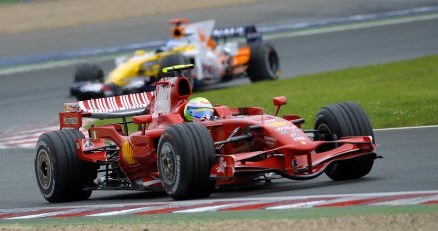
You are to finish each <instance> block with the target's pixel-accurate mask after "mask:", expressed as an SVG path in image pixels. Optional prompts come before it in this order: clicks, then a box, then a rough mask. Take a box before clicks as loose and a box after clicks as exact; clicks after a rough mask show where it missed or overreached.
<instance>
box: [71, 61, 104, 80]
mask: <svg viewBox="0 0 438 231" xmlns="http://www.w3.org/2000/svg"><path fill="white" fill-rule="evenodd" d="M74 81H75V82H83V81H97V82H100V83H103V81H104V75H103V70H102V68H100V67H99V65H97V64H89V63H86V64H81V65H79V66H78V67H77V68H76V72H75V75H74Z"/></svg>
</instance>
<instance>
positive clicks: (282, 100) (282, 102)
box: [272, 96, 287, 107]
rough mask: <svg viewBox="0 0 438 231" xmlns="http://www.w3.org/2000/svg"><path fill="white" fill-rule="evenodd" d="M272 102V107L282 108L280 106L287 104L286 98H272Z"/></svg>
mask: <svg viewBox="0 0 438 231" xmlns="http://www.w3.org/2000/svg"><path fill="white" fill-rule="evenodd" d="M272 101H273V102H274V105H275V106H277V107H278V106H282V105H285V104H287V98H286V96H277V97H274V98H273V99H272Z"/></svg>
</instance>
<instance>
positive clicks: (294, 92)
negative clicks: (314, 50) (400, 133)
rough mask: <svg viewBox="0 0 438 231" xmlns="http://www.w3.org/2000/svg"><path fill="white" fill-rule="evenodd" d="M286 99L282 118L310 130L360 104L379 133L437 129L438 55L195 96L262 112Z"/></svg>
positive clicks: (270, 110) (272, 110)
mask: <svg viewBox="0 0 438 231" xmlns="http://www.w3.org/2000/svg"><path fill="white" fill-rule="evenodd" d="M281 95H284V96H287V98H288V104H287V105H285V106H284V107H283V108H282V109H281V111H280V114H282V113H291V114H299V115H301V116H302V117H303V118H305V119H306V121H307V122H308V123H307V125H306V127H308V128H309V127H311V126H312V123H313V119H314V117H315V114H316V113H317V111H318V110H319V109H320V108H321V107H323V106H326V105H328V104H332V103H336V102H342V101H355V102H357V103H359V104H360V105H361V106H362V107H363V108H364V109H365V111H366V112H367V113H368V116H369V117H370V119H371V121H372V124H373V126H374V128H387V127H404V126H418V125H434V124H438V116H436V115H437V113H438V55H437V56H429V57H423V58H419V59H415V60H408V61H402V62H394V63H389V64H383V65H373V66H365V67H359V68H350V69H345V70H339V71H333V72H327V73H319V74H313V75H306V76H300V77H298V78H292V79H284V80H279V81H270V82H261V83H256V84H251V85H246V86H239V87H234V88H228V89H221V90H213V91H208V92H200V93H196V94H194V95H193V96H194V97H195V96H203V97H206V98H208V99H209V100H210V101H211V102H214V103H217V104H223V105H229V106H235V107H238V106H262V107H264V108H266V109H267V111H268V112H270V113H272V112H274V106H273V105H272V97H274V96H281Z"/></svg>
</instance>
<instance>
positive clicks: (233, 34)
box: [211, 25, 262, 43]
mask: <svg viewBox="0 0 438 231" xmlns="http://www.w3.org/2000/svg"><path fill="white" fill-rule="evenodd" d="M211 37H212V38H213V39H214V40H215V41H218V40H224V41H226V40H227V39H228V38H238V37H244V38H246V41H247V42H248V43H251V42H259V41H262V34H261V33H260V32H258V31H257V28H256V27H255V25H247V26H235V27H224V28H215V29H213V31H212V33H211Z"/></svg>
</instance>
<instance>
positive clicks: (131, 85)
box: [70, 19, 280, 100]
mask: <svg viewBox="0 0 438 231" xmlns="http://www.w3.org/2000/svg"><path fill="white" fill-rule="evenodd" d="M170 25H171V26H172V29H171V31H172V39H170V40H169V41H167V42H166V44H165V46H163V47H160V48H158V49H157V50H155V51H149V52H147V51H145V50H137V51H135V52H134V54H133V55H131V56H125V57H119V58H116V60H115V63H116V68H115V69H114V70H112V71H111V72H110V73H109V74H108V76H107V77H106V78H105V77H104V74H103V71H102V69H101V68H100V67H99V66H97V65H95V64H84V65H81V66H79V67H78V69H77V70H76V73H75V79H74V84H73V86H72V87H71V89H70V93H71V95H72V96H74V97H76V98H77V99H78V100H85V99H90V98H100V97H106V96H113V95H123V94H130V93H137V92H142V91H152V90H154V87H153V86H152V85H151V84H152V83H153V82H156V81H157V80H158V79H159V78H160V77H161V76H162V75H163V73H160V70H161V69H162V68H164V67H168V66H173V65H179V64H190V63H192V64H195V66H196V69H195V70H193V71H192V73H190V74H189V76H190V81H191V83H192V86H193V87H194V88H195V89H196V88H200V87H204V86H208V85H212V84H215V83H219V82H223V81H228V80H231V79H234V78H236V77H241V76H245V77H249V78H250V80H251V81H253V82H255V81H261V80H275V79H277V78H278V76H279V73H280V63H279V58H278V54H277V51H276V50H275V49H274V47H273V46H272V45H271V44H269V43H266V42H263V41H262V36H261V34H260V33H259V32H257V30H256V27H255V26H253V25H250V26H239V27H228V28H216V29H214V20H208V21H201V22H196V23H188V20H187V19H173V20H171V21H170ZM230 38H243V39H240V40H239V39H236V40H235V41H228V40H229V39H230Z"/></svg>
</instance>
